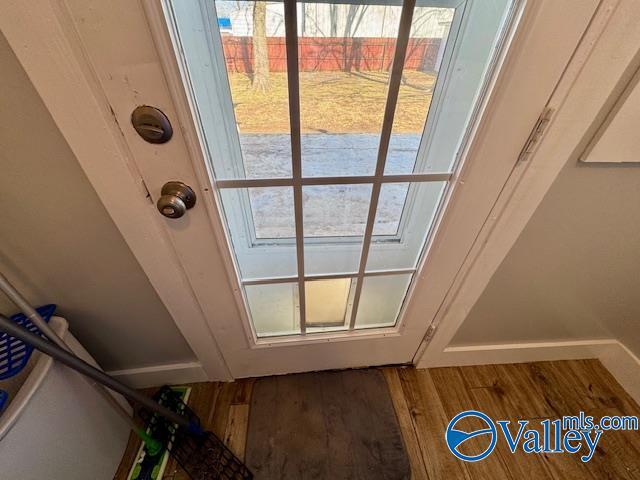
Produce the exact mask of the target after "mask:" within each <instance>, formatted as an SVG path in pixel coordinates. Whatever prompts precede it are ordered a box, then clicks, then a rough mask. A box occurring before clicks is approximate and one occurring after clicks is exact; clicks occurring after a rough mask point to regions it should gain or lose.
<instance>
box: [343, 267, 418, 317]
mask: <svg viewBox="0 0 640 480" xmlns="http://www.w3.org/2000/svg"><path fill="white" fill-rule="evenodd" d="M410 282H411V274H403V275H380V276H375V277H364V283H363V284H362V293H361V294H360V303H359V304H358V313H357V315H356V324H355V327H356V328H374V327H392V326H394V325H395V324H396V320H397V318H398V313H399V312H400V307H401V306H402V302H403V301H404V297H405V295H406V293H407V288H408V287H409V283H410Z"/></svg>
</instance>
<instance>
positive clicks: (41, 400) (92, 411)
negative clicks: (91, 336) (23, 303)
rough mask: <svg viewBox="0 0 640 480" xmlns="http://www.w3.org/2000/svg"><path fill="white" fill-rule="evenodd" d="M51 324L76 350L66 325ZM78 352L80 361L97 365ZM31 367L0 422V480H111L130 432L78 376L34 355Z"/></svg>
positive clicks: (57, 320) (60, 321) (53, 321)
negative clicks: (80, 356)
mask: <svg viewBox="0 0 640 480" xmlns="http://www.w3.org/2000/svg"><path fill="white" fill-rule="evenodd" d="M49 324H50V325H51V327H52V328H53V329H54V331H55V332H56V333H57V334H58V335H60V336H61V337H62V338H64V340H65V341H66V342H67V343H68V344H70V345H72V346H74V350H75V346H79V344H78V342H77V340H76V339H75V338H74V337H73V335H71V333H70V332H69V331H68V324H67V321H66V320H65V319H63V318H61V317H52V318H51V320H50V322H49ZM82 351H83V352H84V355H83V360H85V361H88V362H90V363H93V364H94V365H95V361H94V360H93V359H92V358H91V356H90V355H89V354H88V353H86V351H84V350H82ZM31 362H34V363H33V366H30V365H27V367H25V368H32V370H31V371H30V373H29V374H28V376H27V377H26V379H25V381H24V383H23V384H22V386H21V387H20V388H19V390H18V392H17V394H16V395H15V396H14V398H13V399H12V400H11V403H10V404H9V405H8V407H7V409H6V410H5V411H4V412H3V413H2V416H0V479H14V478H15V479H21V480H42V479H45V478H46V479H50V480H76V479H77V480H89V479H91V480H93V479H95V480H103V479H104V480H109V479H112V478H113V476H114V474H115V472H116V470H117V468H118V465H119V463H120V459H121V458H122V454H123V453H124V449H125V447H126V445H127V440H128V438H129V426H128V425H127V424H126V423H125V422H124V421H123V420H122V418H120V417H119V416H118V414H117V413H115V412H114V411H113V410H111V408H110V407H109V405H108V404H107V402H105V400H104V399H103V398H101V397H100V395H99V394H98V393H96V392H95V390H94V389H93V388H92V387H91V386H90V385H89V384H87V383H86V382H85V381H84V380H83V379H82V378H80V374H78V373H76V372H74V371H72V370H70V369H69V368H67V367H65V366H64V365H61V364H59V363H56V362H54V361H53V360H52V359H51V358H50V357H48V356H46V355H44V354H39V353H37V352H36V351H34V353H33V356H32V358H31V359H30V363H31ZM1 383H2V382H0V387H1V386H2V385H1ZM119 400H120V401H121V402H124V400H123V399H122V397H119ZM127 408H128V409H129V410H130V408H129V407H128V405H127Z"/></svg>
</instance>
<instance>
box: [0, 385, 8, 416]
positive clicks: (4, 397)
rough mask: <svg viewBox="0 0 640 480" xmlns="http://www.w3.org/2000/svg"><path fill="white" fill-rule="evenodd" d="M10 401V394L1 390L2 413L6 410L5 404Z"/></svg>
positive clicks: (0, 404)
mask: <svg viewBox="0 0 640 480" xmlns="http://www.w3.org/2000/svg"><path fill="white" fill-rule="evenodd" d="M7 400H9V394H8V393H7V392H5V391H4V390H0V412H2V410H3V409H4V404H5V403H7Z"/></svg>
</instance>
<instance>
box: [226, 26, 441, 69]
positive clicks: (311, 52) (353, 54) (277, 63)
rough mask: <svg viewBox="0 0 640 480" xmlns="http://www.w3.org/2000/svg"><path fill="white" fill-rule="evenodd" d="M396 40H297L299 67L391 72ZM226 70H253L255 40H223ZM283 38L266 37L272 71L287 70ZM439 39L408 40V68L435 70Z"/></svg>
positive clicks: (231, 38)
mask: <svg viewBox="0 0 640 480" xmlns="http://www.w3.org/2000/svg"><path fill="white" fill-rule="evenodd" d="M395 43H396V42H395V39H393V38H324V37H320V38H316V37H302V38H299V39H298V49H299V52H300V59H299V68H300V70H301V71H304V72H313V71H351V70H356V71H358V70H362V71H372V70H388V69H389V67H390V66H391V62H392V60H393V52H394V48H395ZM222 44H223V48H224V55H225V59H226V62H227V69H228V70H229V71H230V72H249V73H250V72H252V71H253V44H252V37H233V36H229V35H224V36H223V37H222ZM285 48H286V47H285V39H284V37H269V38H267V50H268V52H269V70H270V71H272V72H284V71H286V63H287V62H286V58H287V57H286V51H285ZM439 48H440V39H439V38H414V39H410V40H409V45H408V48H407V56H406V59H405V67H404V68H405V69H408V70H421V71H433V70H434V66H435V62H436V57H437V55H438V49H439Z"/></svg>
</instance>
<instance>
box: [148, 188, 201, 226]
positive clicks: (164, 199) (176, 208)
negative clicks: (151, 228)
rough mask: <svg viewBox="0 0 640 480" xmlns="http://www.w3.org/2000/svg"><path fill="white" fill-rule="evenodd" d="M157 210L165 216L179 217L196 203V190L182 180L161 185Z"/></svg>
mask: <svg viewBox="0 0 640 480" xmlns="http://www.w3.org/2000/svg"><path fill="white" fill-rule="evenodd" d="M160 195H161V196H160V198H159V199H158V203H157V207H158V211H159V212H160V213H161V214H162V215H164V216H165V217H167V218H180V217H182V216H183V215H184V214H185V213H186V212H187V210H189V209H190V208H193V206H194V205H195V204H196V192H194V191H193V189H192V188H191V187H190V186H189V185H187V184H185V183H182V182H177V181H172V182H167V183H165V184H164V185H163V186H162V190H161V191H160Z"/></svg>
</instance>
